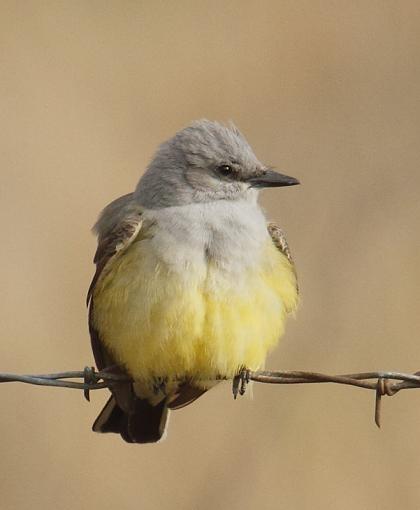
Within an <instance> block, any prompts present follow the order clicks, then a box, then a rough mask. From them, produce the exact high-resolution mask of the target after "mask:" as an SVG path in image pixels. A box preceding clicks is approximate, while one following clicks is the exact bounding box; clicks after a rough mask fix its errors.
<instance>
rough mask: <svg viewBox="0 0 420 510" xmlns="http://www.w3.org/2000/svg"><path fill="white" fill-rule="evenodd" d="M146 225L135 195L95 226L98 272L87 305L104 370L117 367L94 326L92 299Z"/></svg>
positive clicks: (97, 355) (107, 211) (119, 201)
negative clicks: (103, 279) (99, 284)
mask: <svg viewBox="0 0 420 510" xmlns="http://www.w3.org/2000/svg"><path fill="white" fill-rule="evenodd" d="M142 225H143V218H142V208H141V207H140V206H139V205H138V204H136V203H135V202H134V201H131V195H126V196H125V197H121V198H119V199H117V200H115V201H114V202H112V203H111V204H109V205H108V206H107V207H106V208H105V209H104V211H103V212H102V215H101V216H100V218H99V221H98V223H97V224H96V226H95V229H96V230H97V232H98V248H97V250H96V253H95V257H94V262H95V264H96V272H95V275H94V277H93V279H92V283H91V284H90V287H89V290H88V294H87V304H88V306H89V331H90V337H91V342H92V350H93V354H94V357H95V361H96V365H97V367H98V368H99V369H100V370H101V369H103V368H105V367H109V366H111V365H113V364H114V363H113V360H112V357H111V355H110V353H109V352H108V351H107V350H106V348H105V346H104V344H103V343H102V342H101V340H100V338H99V333H98V331H97V330H96V328H95V327H94V324H93V307H94V303H93V299H92V298H93V294H94V291H95V287H96V285H97V284H98V282H99V281H100V279H101V278H102V277H103V276H104V275H105V274H107V273H108V272H109V271H110V270H111V269H112V265H113V262H114V261H115V260H116V259H117V258H118V257H119V256H121V254H123V253H124V252H125V251H126V250H127V248H128V247H129V246H130V245H131V244H132V243H133V242H134V241H135V240H136V239H137V237H138V236H139V234H140V231H141V230H142Z"/></svg>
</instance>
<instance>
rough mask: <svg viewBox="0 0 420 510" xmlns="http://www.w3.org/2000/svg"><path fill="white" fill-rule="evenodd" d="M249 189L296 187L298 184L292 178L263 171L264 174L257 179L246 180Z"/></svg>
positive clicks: (271, 171)
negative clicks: (249, 186) (249, 185)
mask: <svg viewBox="0 0 420 510" xmlns="http://www.w3.org/2000/svg"><path fill="white" fill-rule="evenodd" d="M248 182H249V183H250V184H251V188H277V187H280V186H296V184H300V182H299V181H298V180H297V179H295V178H294V177H289V176H288V175H283V174H279V173H278V172H275V171H274V170H265V172H264V173H263V174H261V175H259V176H258V177H252V178H251V179H248Z"/></svg>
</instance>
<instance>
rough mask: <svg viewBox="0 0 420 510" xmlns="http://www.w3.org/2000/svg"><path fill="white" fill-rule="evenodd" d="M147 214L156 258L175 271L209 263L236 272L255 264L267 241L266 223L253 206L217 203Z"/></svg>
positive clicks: (255, 206) (254, 204) (241, 203)
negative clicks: (149, 218) (153, 225)
mask: <svg viewBox="0 0 420 510" xmlns="http://www.w3.org/2000/svg"><path fill="white" fill-rule="evenodd" d="M150 213H152V214H151V215H152V217H153V220H154V223H155V228H154V235H153V239H152V246H153V249H154V251H155V253H156V255H157V256H158V257H159V258H160V259H162V260H163V261H164V262H165V263H166V264H170V265H171V266H177V267H179V268H182V267H184V268H185V267H191V265H193V264H197V265H202V264H206V263H208V262H213V263H215V264H217V265H219V266H220V267H221V268H223V269H225V270H232V269H235V272H237V271H240V270H242V269H244V268H246V267H249V266H251V265H253V264H255V263H256V262H257V261H258V259H259V257H260V254H261V251H262V248H263V246H264V244H265V242H266V241H267V239H268V233H267V228H266V220H265V218H264V215H263V213H262V211H261V210H260V208H259V207H258V205H257V204H256V203H247V202H233V203H229V202H224V201H219V202H214V203H209V204H191V205H188V206H182V207H171V208H167V209H160V210H158V211H153V212H148V214H150Z"/></svg>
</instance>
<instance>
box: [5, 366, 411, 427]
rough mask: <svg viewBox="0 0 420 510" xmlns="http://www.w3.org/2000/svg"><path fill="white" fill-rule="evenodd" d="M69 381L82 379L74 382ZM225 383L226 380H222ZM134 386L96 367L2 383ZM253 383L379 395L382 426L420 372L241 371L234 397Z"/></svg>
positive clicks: (87, 389)
mask: <svg viewBox="0 0 420 510" xmlns="http://www.w3.org/2000/svg"><path fill="white" fill-rule="evenodd" d="M69 379H82V382H80V381H71V380H69ZM220 379H223V378H220ZM117 381H118V382H124V381H127V382H130V379H129V378H128V377H127V376H126V375H123V374H116V373H112V372H111V371H106V370H103V371H96V370H95V369H94V368H92V367H85V369H84V370H80V371H69V372H58V373H53V374H38V375H19V374H8V373H0V383H4V382H22V383H27V384H35V385H40V386H54V387H59V388H72V389H78V390H83V391H84V395H85V398H86V399H87V400H89V392H90V391H91V390H99V389H103V388H108V387H110V385H111V384H112V383H113V382H117ZM249 381H254V382H259V383H268V384H314V383H335V384H346V385H349V386H357V387H358V388H364V389H368V390H373V391H375V423H376V425H377V426H378V427H380V424H381V399H382V397H383V396H385V395H388V396H392V395H395V394H396V393H398V392H399V391H401V390H405V389H410V388H420V372H416V373H415V374H405V373H402V372H385V371H383V372H382V371H381V372H363V373H359V374H344V375H327V374H320V373H317V372H302V371H275V372H272V371H261V370H258V371H255V372H251V371H248V370H246V369H243V370H241V371H240V373H239V374H238V376H237V377H235V378H234V380H233V394H234V397H235V398H236V396H237V395H238V394H240V395H243V394H244V393H245V389H246V385H247V383H248V382H249Z"/></svg>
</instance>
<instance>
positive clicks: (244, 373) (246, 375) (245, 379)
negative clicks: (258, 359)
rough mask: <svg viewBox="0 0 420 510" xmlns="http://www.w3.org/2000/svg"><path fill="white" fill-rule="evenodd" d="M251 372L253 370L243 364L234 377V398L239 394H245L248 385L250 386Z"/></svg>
mask: <svg viewBox="0 0 420 510" xmlns="http://www.w3.org/2000/svg"><path fill="white" fill-rule="evenodd" d="M250 374H251V371H250V370H249V369H248V368H246V367H244V366H242V367H241V368H240V369H239V371H238V373H237V374H236V375H235V377H234V378H233V383H232V392H233V398H234V399H235V400H236V397H237V396H238V395H241V396H242V395H245V392H246V387H247V386H248V383H249V381H250Z"/></svg>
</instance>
